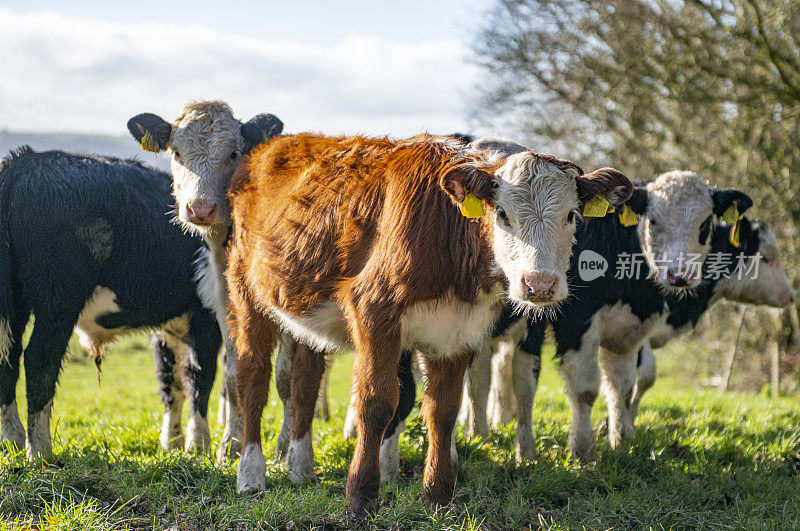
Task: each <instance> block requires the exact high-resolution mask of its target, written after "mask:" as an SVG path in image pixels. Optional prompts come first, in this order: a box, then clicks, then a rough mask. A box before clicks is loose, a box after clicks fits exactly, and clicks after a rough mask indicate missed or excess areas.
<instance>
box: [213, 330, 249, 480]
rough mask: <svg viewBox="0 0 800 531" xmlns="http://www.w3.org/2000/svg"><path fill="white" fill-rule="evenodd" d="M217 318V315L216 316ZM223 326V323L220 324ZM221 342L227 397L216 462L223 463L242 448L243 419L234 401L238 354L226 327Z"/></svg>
mask: <svg viewBox="0 0 800 531" xmlns="http://www.w3.org/2000/svg"><path fill="white" fill-rule="evenodd" d="M217 318H218V319H219V316H218V317H217ZM220 326H223V323H221V324H220ZM224 330H225V332H224V334H225V335H223V343H224V345H225V360H224V361H225V368H226V371H225V372H226V374H225V378H226V383H227V386H228V399H227V400H225V429H224V430H223V431H222V438H221V440H220V443H219V448H218V449H217V462H218V463H220V464H224V463H225V462H227V461H228V460H231V459H235V458H236V456H237V455H239V453H240V451H241V449H242V443H241V441H242V431H243V426H244V424H243V420H242V413H241V411H239V406H238V402H237V401H236V358H237V357H238V354H237V352H236V349H234V348H233V342H232V341H231V340H230V337H228V336H227V328H225V329H224Z"/></svg>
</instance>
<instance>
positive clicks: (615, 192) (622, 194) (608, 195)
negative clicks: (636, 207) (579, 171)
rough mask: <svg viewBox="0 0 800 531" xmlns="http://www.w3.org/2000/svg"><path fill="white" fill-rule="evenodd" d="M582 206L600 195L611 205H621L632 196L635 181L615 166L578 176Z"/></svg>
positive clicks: (579, 196)
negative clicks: (632, 181)
mask: <svg viewBox="0 0 800 531" xmlns="http://www.w3.org/2000/svg"><path fill="white" fill-rule="evenodd" d="M576 181H577V185H578V199H579V200H580V202H581V206H583V205H584V203H586V202H587V201H589V200H590V199H592V198H594V197H597V196H600V197H603V198H605V199H606V200H607V201H608V202H609V203H610V204H611V206H619V205H621V204H622V203H624V202H625V201H627V200H628V198H629V197H630V196H631V193H632V192H633V183H631V181H630V180H629V179H628V178H627V177H625V176H624V175H623V174H622V173H620V172H619V171H617V170H615V169H614V168H600V169H599V170H595V171H593V172H592V173H586V174H584V175H581V176H579V177H577V178H576Z"/></svg>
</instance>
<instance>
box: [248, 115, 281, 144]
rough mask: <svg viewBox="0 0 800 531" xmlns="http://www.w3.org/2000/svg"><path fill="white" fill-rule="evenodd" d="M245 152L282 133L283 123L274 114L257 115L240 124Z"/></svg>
mask: <svg viewBox="0 0 800 531" xmlns="http://www.w3.org/2000/svg"><path fill="white" fill-rule="evenodd" d="M241 131H242V136H243V137H244V141H245V145H246V148H245V149H246V150H247V152H248V153H249V152H250V150H252V149H253V148H254V147H256V146H257V145H259V144H263V143H264V142H267V141H268V140H269V139H270V138H272V137H273V136H275V135H279V134H281V131H283V122H281V121H280V119H279V118H278V117H277V116H275V115H274V114H257V115H255V116H253V117H252V118H250V119H249V120H247V122H245V123H243V124H242V127H241Z"/></svg>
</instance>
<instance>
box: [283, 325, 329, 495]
mask: <svg viewBox="0 0 800 531" xmlns="http://www.w3.org/2000/svg"><path fill="white" fill-rule="evenodd" d="M291 352H292V372H291V380H292V381H291V385H290V392H291V398H292V408H291V409H292V435H291V442H290V443H289V453H288V454H287V456H286V467H287V469H288V470H289V480H290V481H291V482H292V483H303V482H305V481H308V480H313V479H316V478H317V476H316V474H314V447H313V444H312V440H311V439H312V438H311V433H312V432H311V425H312V423H313V421H314V406H315V405H316V403H317V396H319V384H320V381H321V380H322V373H323V372H325V354H324V353H323V352H318V351H315V350H313V349H311V348H310V347H308V346H307V345H303V344H301V343H298V342H296V341H294V342H293V344H292V348H291Z"/></svg>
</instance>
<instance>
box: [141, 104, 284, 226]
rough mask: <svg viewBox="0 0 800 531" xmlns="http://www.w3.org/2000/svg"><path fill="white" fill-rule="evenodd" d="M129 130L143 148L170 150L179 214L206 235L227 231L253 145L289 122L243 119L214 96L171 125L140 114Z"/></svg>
mask: <svg viewBox="0 0 800 531" xmlns="http://www.w3.org/2000/svg"><path fill="white" fill-rule="evenodd" d="M128 130H129V131H130V132H131V134H132V135H133V137H134V138H135V139H136V140H137V141H138V142H140V143H141V144H142V149H145V150H147V151H155V152H159V151H163V150H166V151H167V153H168V154H169V157H170V165H171V170H172V182H173V194H174V195H175V199H176V200H177V202H178V218H179V219H180V221H181V222H182V223H183V224H184V225H185V226H186V227H188V228H190V229H192V230H195V231H197V232H200V233H201V234H203V235H206V234H208V233H209V232H210V231H213V230H214V229H215V228H217V229H219V228H222V229H224V230H218V231H217V232H220V233H226V232H227V229H226V227H227V225H229V224H230V209H229V206H228V200H227V193H228V187H229V185H230V180H231V176H232V175H233V172H234V170H235V169H236V166H237V165H238V164H239V162H240V161H241V160H242V157H243V156H244V155H246V154H247V153H248V152H249V151H250V150H251V149H252V148H253V147H255V146H257V145H258V144H260V143H262V142H265V141H267V140H269V139H270V138H272V137H273V136H275V135H277V134H279V133H280V132H281V131H282V130H283V123H281V121H280V120H279V119H278V118H276V117H275V116H273V115H271V114H259V115H257V116H254V117H253V118H251V119H250V120H249V121H247V122H246V123H242V122H240V121H239V120H237V119H236V118H234V116H233V111H232V110H231V108H230V106H229V105H228V104H227V103H225V102H222V101H218V100H209V101H193V102H189V103H187V104H186V105H185V106H184V107H183V110H182V111H181V114H180V115H179V116H178V118H176V119H175V121H174V122H173V123H171V124H170V123H169V122H167V121H166V120H164V119H162V118H161V117H159V116H156V115H155V114H151V113H144V114H139V115H137V116H134V117H133V118H131V119H130V120H129V121H128Z"/></svg>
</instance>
